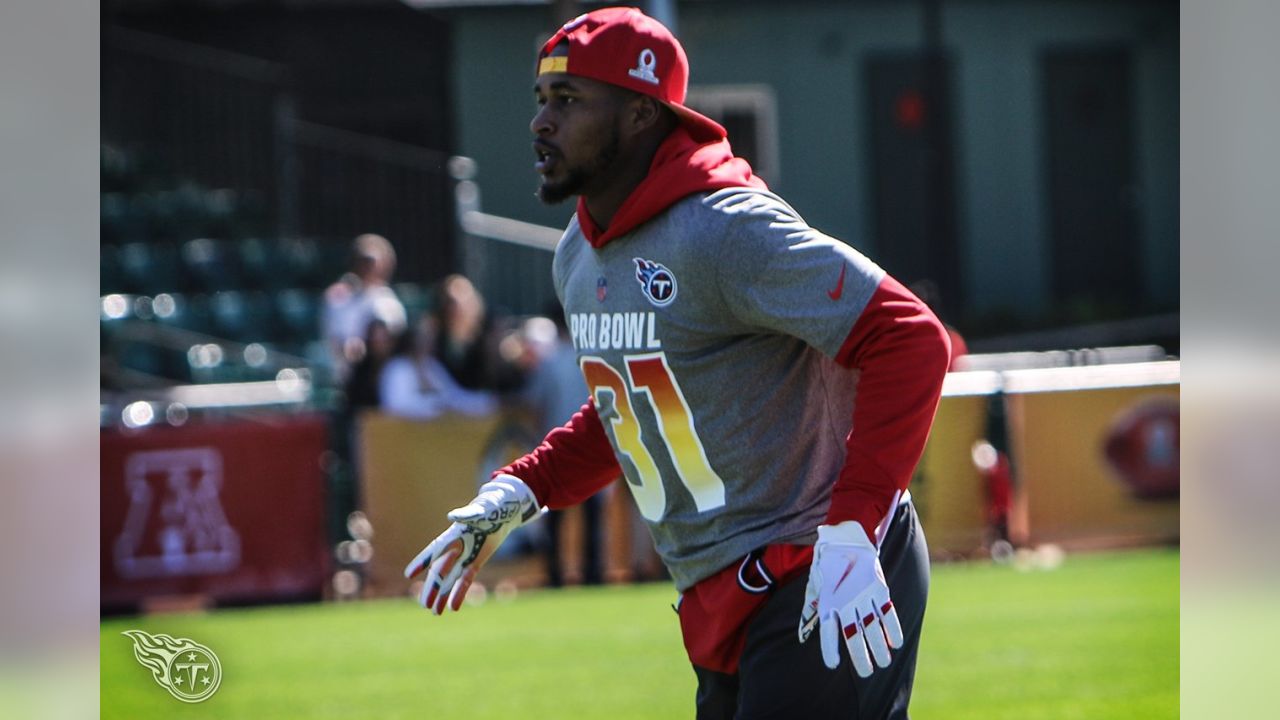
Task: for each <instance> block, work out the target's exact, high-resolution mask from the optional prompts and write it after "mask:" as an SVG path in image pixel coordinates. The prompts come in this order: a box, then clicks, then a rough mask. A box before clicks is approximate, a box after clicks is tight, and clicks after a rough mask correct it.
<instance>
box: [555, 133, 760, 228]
mask: <svg viewBox="0 0 1280 720" xmlns="http://www.w3.org/2000/svg"><path fill="white" fill-rule="evenodd" d="M727 187H753V188H759V189H761V190H767V189H768V186H766V185H765V184H764V181H763V180H761V179H760V178H758V177H756V176H755V174H754V173H752V172H751V165H749V164H748V163H747V161H746V160H743V159H742V158H740V157H734V155H733V149H732V148H730V147H729V141H728V140H726V139H721V140H715V141H712V142H708V143H702V144H699V143H698V142H697V141H696V140H694V139H693V138H692V137H690V136H689V133H688V131H687V130H685V128H684V127H683V126H681V127H678V128H676V129H675V130H673V131H672V132H671V135H669V136H668V137H667V139H666V140H664V141H663V143H662V144H661V145H659V146H658V152H656V153H654V156H653V164H652V165H650V166H649V174H648V175H647V176H645V179H644V180H643V181H641V182H640V184H639V185H637V186H636V188H635V190H632V191H631V195H629V196H628V197H627V199H626V200H625V201H624V202H623V203H622V207H620V208H618V212H616V213H615V214H614V216H613V222H612V223H610V225H609V227H608V228H607V229H605V230H601V229H600V228H599V227H598V226H597V225H596V223H595V221H594V220H592V219H591V215H590V214H589V213H588V212H587V204H586V202H585V201H584V200H583V199H582V198H581V197H579V198H578V225H579V226H581V227H582V234H583V235H585V236H586V238H587V242H589V243H591V247H594V248H600V247H604V245H605V243H607V242H609V241H610V240H612V239H614V238H616V237H618V236H620V235H625V234H627V233H628V232H631V231H632V230H634V229H636V228H637V227H639V226H640V225H642V224H644V223H645V222H647V221H648V220H649V219H650V218H652V217H653V216H655V215H657V214H658V213H660V212H662V211H663V210H666V209H667V208H669V207H671V206H672V205H674V204H675V203H676V201H677V200H680V199H681V198H683V197H685V196H688V195H692V194H693V193H697V192H705V191H707V190H719V189H721V188H727Z"/></svg>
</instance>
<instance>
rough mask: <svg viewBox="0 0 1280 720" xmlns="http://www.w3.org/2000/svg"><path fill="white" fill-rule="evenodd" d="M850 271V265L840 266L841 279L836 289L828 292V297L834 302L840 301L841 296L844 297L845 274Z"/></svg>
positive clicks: (837, 282)
mask: <svg viewBox="0 0 1280 720" xmlns="http://www.w3.org/2000/svg"><path fill="white" fill-rule="evenodd" d="M848 269H849V265H848V263H845V264H843V265H841V266H840V279H839V280H837V281H836V289H835V290H828V291H827V297H829V298H831V299H832V300H839V299H840V296H841V295H844V274H845V272H846V271H847V270H848Z"/></svg>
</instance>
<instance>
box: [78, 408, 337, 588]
mask: <svg viewBox="0 0 1280 720" xmlns="http://www.w3.org/2000/svg"><path fill="white" fill-rule="evenodd" d="M101 440H102V444H101V457H102V525H101V538H102V543H101V553H102V554H101V558H102V564H101V572H102V578H101V582H102V588H101V589H102V598H101V604H102V607H103V609H104V610H108V611H111V610H125V609H133V608H136V607H137V606H138V605H139V604H140V603H142V602H143V601H144V600H145V599H146V598H156V597H163V596H177V595H198V596H206V597H207V598H209V599H210V600H212V601H215V602H256V601H265V600H289V599H298V598H305V597H319V596H320V595H321V592H322V589H323V587H324V582H325V576H326V572H327V569H328V564H329V561H328V551H327V548H326V542H325V525H324V509H325V508H324V502H325V501H324V498H325V494H324V487H325V480H324V473H323V470H322V468H321V461H322V456H323V454H324V453H325V452H326V451H327V449H328V442H327V424H326V422H325V421H324V419H323V418H319V417H315V416H308V417H281V418H272V419H270V420H269V421H265V422H263V421H258V422H253V421H232V422H221V423H208V424H194V423H193V424H190V425H187V426H184V427H176V428H175V427H167V426H156V427H148V428H145V429H143V430H140V431H129V430H117V429H111V430H104V431H103V432H102V436H101Z"/></svg>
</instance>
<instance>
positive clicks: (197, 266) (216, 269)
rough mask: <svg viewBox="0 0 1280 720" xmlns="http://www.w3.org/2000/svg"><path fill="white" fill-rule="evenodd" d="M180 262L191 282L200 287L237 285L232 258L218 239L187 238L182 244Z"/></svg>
mask: <svg viewBox="0 0 1280 720" xmlns="http://www.w3.org/2000/svg"><path fill="white" fill-rule="evenodd" d="M182 264H183V267H184V268H185V271H186V275H187V277H188V278H190V279H191V282H192V284H193V285H194V286H195V287H199V288H200V289H203V290H208V291H218V290H232V289H235V288H236V287H237V286H238V283H237V282H236V280H237V278H236V272H235V261H234V258H233V257H232V256H231V253H230V252H229V251H228V248H227V247H226V246H225V243H222V242H220V241H217V240H212V239H210V238H196V239H195V240H188V241H187V242H186V243H184V244H183V246H182Z"/></svg>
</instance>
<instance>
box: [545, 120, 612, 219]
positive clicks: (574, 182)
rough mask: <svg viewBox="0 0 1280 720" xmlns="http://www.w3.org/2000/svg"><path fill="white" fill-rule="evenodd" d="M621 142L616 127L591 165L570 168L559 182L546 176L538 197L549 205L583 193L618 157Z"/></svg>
mask: <svg viewBox="0 0 1280 720" xmlns="http://www.w3.org/2000/svg"><path fill="white" fill-rule="evenodd" d="M619 142H620V139H619V136H618V129H617V128H616V127H615V128H613V129H612V130H611V131H610V136H609V142H607V143H605V146H604V150H601V151H600V153H599V154H598V155H596V156H595V157H594V158H592V161H591V163H590V164H589V165H587V166H586V167H579V168H573V169H571V170H569V171H568V172H567V173H566V174H565V178H564V179H563V180H561V181H560V182H557V183H551V182H547V181H546V179H545V178H544V179H543V181H542V184H541V185H539V186H538V199H539V200H541V201H542V202H544V203H546V204H547V205H556V204H559V203H562V202H564V201H565V200H568V199H569V198H570V197H573V196H574V195H581V194H582V189H583V188H584V187H585V186H586V185H587V183H588V182H590V181H591V180H593V179H595V178H597V177H599V176H600V175H601V173H604V172H606V171H607V170H608V169H609V166H611V165H613V161H614V160H616V159H618V144H619Z"/></svg>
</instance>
